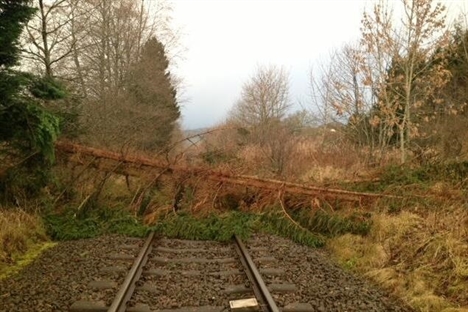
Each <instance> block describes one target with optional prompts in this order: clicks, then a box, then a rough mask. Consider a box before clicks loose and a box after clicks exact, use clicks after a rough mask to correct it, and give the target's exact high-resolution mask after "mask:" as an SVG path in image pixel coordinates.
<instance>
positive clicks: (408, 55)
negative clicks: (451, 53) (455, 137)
mask: <svg viewBox="0 0 468 312" xmlns="http://www.w3.org/2000/svg"><path fill="white" fill-rule="evenodd" d="M401 3H402V7H403V17H402V20H401V23H400V24H399V25H398V26H394V25H393V24H392V19H393V14H392V12H391V11H390V10H389V9H388V4H387V3H386V2H385V1H381V2H380V3H378V4H376V5H375V6H374V9H373V12H372V13H370V14H368V13H365V14H364V18H363V26H362V45H363V46H364V51H365V52H366V55H367V57H368V64H369V66H368V67H367V68H368V78H369V82H370V83H372V84H373V85H374V86H375V90H376V92H377V94H378V99H377V100H378V103H377V104H378V108H379V110H380V111H381V112H382V116H380V117H379V116H376V119H375V120H374V123H375V124H379V123H381V122H383V123H384V124H387V126H390V127H394V126H396V127H397V129H398V141H399V148H400V155H401V157H400V158H401V162H402V163H404V162H405V161H406V155H407V150H408V147H409V145H410V142H411V138H412V137H414V136H415V135H416V133H417V130H418V129H417V125H416V123H415V122H414V119H415V118H414V116H413V111H414V110H415V109H416V108H418V107H420V106H422V105H424V102H425V100H427V99H428V98H429V97H431V96H432V95H433V94H434V90H435V89H437V88H441V87H442V86H443V84H445V83H446V81H447V79H446V76H447V73H446V71H444V70H443V68H442V67H441V65H440V64H438V65H437V64H434V63H433V62H432V61H431V60H434V59H435V58H432V59H431V56H433V55H434V54H435V53H436V49H438V48H440V47H442V46H444V45H445V44H444V41H446V39H447V36H446V30H445V24H444V21H445V15H444V12H445V7H444V6H443V5H441V4H440V3H437V4H435V2H434V1H432V0H401ZM382 117H383V118H382Z"/></svg>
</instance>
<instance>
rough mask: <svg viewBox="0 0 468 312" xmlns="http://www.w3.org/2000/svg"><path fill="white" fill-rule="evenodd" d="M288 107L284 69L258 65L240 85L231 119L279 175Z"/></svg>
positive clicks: (285, 152) (287, 148) (286, 143)
mask: <svg viewBox="0 0 468 312" xmlns="http://www.w3.org/2000/svg"><path fill="white" fill-rule="evenodd" d="M290 106H291V101H290V99H289V78H288V74H287V72H286V71H285V70H284V68H281V67H277V66H260V67H258V69H257V71H256V73H255V74H254V76H252V77H251V78H250V79H249V81H248V82H246V83H245V84H244V86H243V88H242V93H241V98H240V100H239V101H238V102H237V103H236V105H235V106H234V108H233V109H232V111H231V113H230V115H231V120H232V121H233V122H234V124H236V125H237V126H238V127H241V128H243V129H244V133H245V134H248V135H244V137H245V138H246V139H247V140H248V142H249V143H251V144H257V145H258V146H260V148H261V149H262V151H263V152H264V154H265V157H266V158H267V159H268V160H269V162H270V164H271V165H272V167H273V169H274V171H275V172H276V173H278V174H281V173H282V171H283V170H284V167H285V163H286V158H287V156H288V155H289V154H290V153H289V152H288V151H290V145H291V141H290V140H289V141H288V139H287V138H286V137H287V136H288V133H290V132H291V131H290V130H289V129H287V127H286V126H285V124H284V119H285V117H286V116H287V113H288V110H289V108H290Z"/></svg>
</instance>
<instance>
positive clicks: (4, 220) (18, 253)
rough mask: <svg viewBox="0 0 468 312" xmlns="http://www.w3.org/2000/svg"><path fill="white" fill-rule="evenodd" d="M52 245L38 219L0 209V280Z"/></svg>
mask: <svg viewBox="0 0 468 312" xmlns="http://www.w3.org/2000/svg"><path fill="white" fill-rule="evenodd" d="M52 245H53V244H52V243H50V242H49V241H48V238H47V235H46V231H45V228H44V225H43V223H42V221H41V219H40V217H39V216H37V215H34V214H30V213H27V212H25V211H23V210H21V209H18V208H7V207H0V279H3V278H5V277H7V276H10V275H12V274H15V273H16V272H18V271H19V270H21V268H22V267H24V266H26V265H27V264H29V263H30V262H31V261H32V260H34V259H35V258H36V257H37V256H38V255H39V254H40V253H41V252H42V251H43V250H44V249H47V248H49V247H51V246H52Z"/></svg>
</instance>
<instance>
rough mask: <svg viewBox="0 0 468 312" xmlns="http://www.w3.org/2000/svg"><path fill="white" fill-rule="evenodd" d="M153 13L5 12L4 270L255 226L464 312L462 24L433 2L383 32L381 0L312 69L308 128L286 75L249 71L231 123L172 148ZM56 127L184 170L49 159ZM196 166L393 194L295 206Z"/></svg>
mask: <svg viewBox="0 0 468 312" xmlns="http://www.w3.org/2000/svg"><path fill="white" fill-rule="evenodd" d="M156 2H157V1H155V2H154V3H156ZM154 3H153V2H151V4H150V3H143V2H141V5H140V4H139V2H135V1H131V0H119V1H109V0H98V1H95V3H94V2H93V3H91V2H89V1H69V0H65V1H63V0H51V1H47V2H45V1H42V0H37V1H34V2H32V1H25V0H24V1H23V0H21V1H12V0H0V29H2V32H1V33H0V124H1V128H0V276H3V275H4V274H5V272H6V269H4V268H11V264H12V263H14V262H18V261H22V263H27V262H28V261H30V259H31V257H29V256H26V257H25V258H24V259H23V260H21V259H22V258H21V257H22V254H24V253H26V252H27V251H28V250H33V251H40V250H41V248H43V247H44V246H49V244H50V243H49V241H48V240H49V239H50V238H52V239H53V240H71V239H81V238H89V237H95V236H98V235H105V234H111V233H118V234H124V235H131V236H139V237H142V236H145V235H146V234H147V233H148V232H149V231H156V232H157V233H158V234H160V235H165V236H168V237H177V238H185V239H197V240H201V239H210V240H220V241H227V240H229V239H230V238H231V236H232V235H233V234H237V235H239V236H241V237H242V238H246V237H248V236H249V235H251V234H252V233H254V232H257V231H264V232H267V233H273V234H276V235H281V236H284V237H287V238H289V239H291V240H292V241H295V242H297V243H300V244H304V245H307V246H311V247H323V246H325V247H327V248H329V250H330V251H331V252H332V253H333V254H334V255H335V256H336V258H337V259H338V260H339V261H340V262H341V263H342V264H343V266H344V267H345V268H347V269H349V270H353V271H357V272H360V273H362V274H365V275H366V276H368V277H369V278H372V279H374V280H375V281H377V282H378V283H380V284H381V285H382V286H383V287H385V288H387V289H388V290H389V291H391V292H393V293H394V294H396V295H397V296H400V297H402V298H403V299H404V300H405V301H406V302H407V303H409V304H410V305H411V306H413V307H414V308H415V309H417V310H418V311H446V312H448V311H452V312H453V311H463V309H462V308H460V309H458V310H457V308H459V307H462V306H464V307H466V306H467V305H468V296H467V294H468V244H467V241H466V237H467V236H468V232H467V229H468V212H467V201H466V198H467V196H468V193H467V189H468V188H467V187H468V162H467V160H468V159H467V155H468V150H467V145H466V142H467V138H468V131H467V128H466V121H467V116H468V110H467V96H468V71H467V69H468V54H467V51H468V49H467V46H468V31H467V25H463V24H461V23H458V24H456V25H455V26H454V27H453V28H452V29H448V28H445V20H444V10H445V9H444V7H443V6H442V5H439V4H436V3H435V1H431V0H408V1H406V0H405V1H402V7H401V9H402V11H404V12H405V13H407V14H405V16H404V19H405V20H404V21H403V23H401V24H398V23H391V21H393V20H392V18H393V17H392V16H391V14H390V11H391V10H389V7H387V6H386V2H385V1H381V2H379V3H378V4H376V5H375V6H374V7H372V10H371V11H368V12H366V13H365V14H364V16H363V19H362V21H363V24H362V38H361V40H360V41H359V42H356V43H351V44H348V45H346V46H344V47H343V48H342V49H340V50H338V51H337V52H336V53H334V55H333V57H332V58H331V60H330V63H329V64H325V65H324V66H323V70H322V71H321V73H322V74H323V75H322V76H317V75H315V74H314V73H311V90H310V91H311V94H312V100H311V102H312V103H311V104H314V105H315V106H316V107H315V108H314V109H315V112H316V115H318V116H311V114H310V112H309V111H307V110H305V111H298V112H291V111H290V108H291V107H292V106H293V105H292V104H293V103H292V100H291V98H290V94H289V79H288V75H287V73H286V71H285V70H284V69H283V68H282V67H279V66H275V65H271V66H262V65H260V66H259V67H258V69H257V71H256V72H255V73H254V74H253V75H252V77H251V78H250V79H249V80H248V81H247V82H246V83H245V84H244V86H243V88H242V92H241V94H240V98H239V101H238V102H237V104H236V105H235V107H234V108H233V110H232V111H231V113H230V115H229V116H228V121H227V122H226V123H225V124H222V125H220V126H219V127H218V128H216V129H210V130H208V131H207V132H206V133H207V135H200V136H194V137H192V139H194V140H190V139H189V140H188V142H189V143H190V144H186V145H185V146H183V144H171V142H174V141H177V142H179V143H180V142H183V143H184V140H180V141H179V140H178V139H176V134H177V130H178V124H177V121H178V118H179V116H180V107H179V96H180V93H179V91H180V88H179V87H180V85H179V84H180V82H179V80H178V79H177V77H174V76H173V75H172V74H171V72H170V69H171V62H172V60H173V57H174V54H175V53H174V51H175V50H174V47H173V46H171V45H172V44H173V43H174V42H177V38H176V36H175V34H174V33H173V32H171V30H170V29H169V27H168V25H167V21H169V20H170V18H169V17H168V15H167V14H168V12H169V11H170V10H169V9H170V8H169V7H167V6H164V5H163V6H162V7H157V9H156V10H154V12H152V11H151V9H155V8H156V7H153V5H154ZM94 4H96V6H95V5H94ZM97 4H99V5H97ZM158 4H159V3H158ZM387 4H388V3H387ZM33 6H34V7H35V8H36V9H34V8H33ZM150 13H151V14H150ZM152 13H154V14H155V15H156V16H153V17H154V18H155V19H154V20H152V18H151V17H152ZM33 16H34V17H33ZM109 21H113V22H115V23H116V24H115V25H113V26H115V27H110V26H109V25H111V24H110V22H109ZM25 25H27V27H28V30H29V31H28V32H23V36H24V38H23V39H25V40H24V41H25V43H26V45H25V46H24V47H20V45H19V42H20V38H21V37H20V36H21V35H22V29H23V28H24V27H25ZM46 30H47V31H46ZM402 35H404V39H405V40H402V38H403V37H401V36H402ZM50 43H54V44H53V45H52V44H50ZM97 43H99V44H97ZM20 49H21V50H22V51H24V52H25V53H26V54H25V55H26V56H27V57H24V58H23V57H22V56H21V55H20V54H19V52H20ZM26 58H27V59H28V60H29V61H28V62H24V61H25V60H26ZM19 66H22V67H21V69H22V70H26V68H28V69H30V72H25V71H20V70H19V68H20V67H19ZM312 74H314V75H312ZM317 112H318V113H317ZM60 133H62V134H65V136H62V138H63V137H66V138H68V139H73V140H78V141H80V142H85V143H86V144H89V145H93V146H96V147H98V148H104V149H112V150H114V151H118V152H119V153H120V154H121V155H123V156H126V155H127V154H131V155H136V156H137V157H139V156H142V155H150V156H151V157H156V158H158V160H157V161H158V162H160V163H161V164H171V165H174V166H179V168H180V169H181V171H180V172H178V171H177V170H174V171H172V170H169V169H166V170H160V171H157V170H156V169H155V170H154V171H151V170H148V172H142V170H141V168H140V167H138V166H137V165H135V164H134V165H133V166H130V165H129V164H125V163H124V162H121V161H120V160H118V161H116V162H112V161H106V160H105V159H100V158H99V157H94V158H92V157H85V156H84V155H80V154H78V153H77V154H75V155H72V156H66V155H55V148H54V142H55V140H56V139H57V138H59V136H60ZM168 146H169V147H168ZM120 154H119V155H120ZM56 156H58V157H56ZM161 156H164V157H161ZM56 160H57V162H55V163H54V161H56ZM193 167H196V168H197V169H196V170H192V171H190V170H186V171H187V172H196V173H194V174H191V173H190V174H184V170H183V169H189V168H193ZM205 169H207V170H206V171H208V170H209V171H210V172H212V173H213V172H215V173H217V174H219V176H221V177H222V176H229V175H233V176H242V175H250V176H258V177H261V178H263V179H269V178H270V179H282V180H285V181H290V182H296V183H306V184H312V185H315V186H320V187H322V188H326V187H333V188H342V189H346V190H351V191H363V192H374V193H384V194H385V195H388V196H387V197H381V198H379V199H377V200H365V199H363V200H362V201H360V202H344V201H340V200H338V199H335V200H333V199H329V198H327V197H325V196H323V197H322V196H317V197H312V196H305V197H301V196H290V195H285V194H284V192H283V191H284V190H281V188H279V189H278V190H271V189H270V190H260V189H259V188H255V187H251V186H249V185H243V186H240V185H229V183H227V182H223V181H222V180H220V181H221V182H214V181H211V180H210V179H206V177H207V176H206V175H204V171H205ZM20 207H21V209H20ZM26 207H27V208H26ZM23 208H24V209H23ZM32 254H34V253H32ZM29 255H31V253H30V254H29ZM9 272H11V271H9Z"/></svg>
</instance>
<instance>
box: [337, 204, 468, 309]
mask: <svg viewBox="0 0 468 312" xmlns="http://www.w3.org/2000/svg"><path fill="white" fill-rule="evenodd" d="M373 222H374V225H373V228H372V229H371V232H370V234H369V235H368V236H367V237H361V236H355V235H349V234H347V235H344V236H341V237H338V238H335V239H332V240H331V241H330V242H329V245H328V246H329V248H330V250H331V251H332V252H333V254H334V255H336V257H337V258H338V259H339V261H340V262H342V263H343V264H344V265H345V266H347V267H349V268H351V269H355V270H357V271H359V272H361V273H364V274H365V275H367V276H368V277H370V278H371V279H373V280H374V281H376V282H377V283H378V284H380V285H382V286H383V287H384V288H386V289H387V290H389V291H391V292H392V293H393V294H395V295H397V296H398V297H401V298H402V299H403V300H404V301H406V302H407V303H408V304H410V305H411V306H413V307H414V308H415V309H416V310H417V311H427V312H431V311H434V312H435V311H445V312H448V311H453V312H455V311H459V312H460V311H466V309H467V308H468V241H467V240H466V238H467V237H468V212H467V211H466V209H464V208H450V207H446V208H445V209H443V212H442V210H441V211H437V212H431V213H429V214H427V215H426V216H425V217H421V216H419V215H417V214H415V213H410V212H402V213H400V214H399V215H388V214H376V215H374V217H373Z"/></svg>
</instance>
